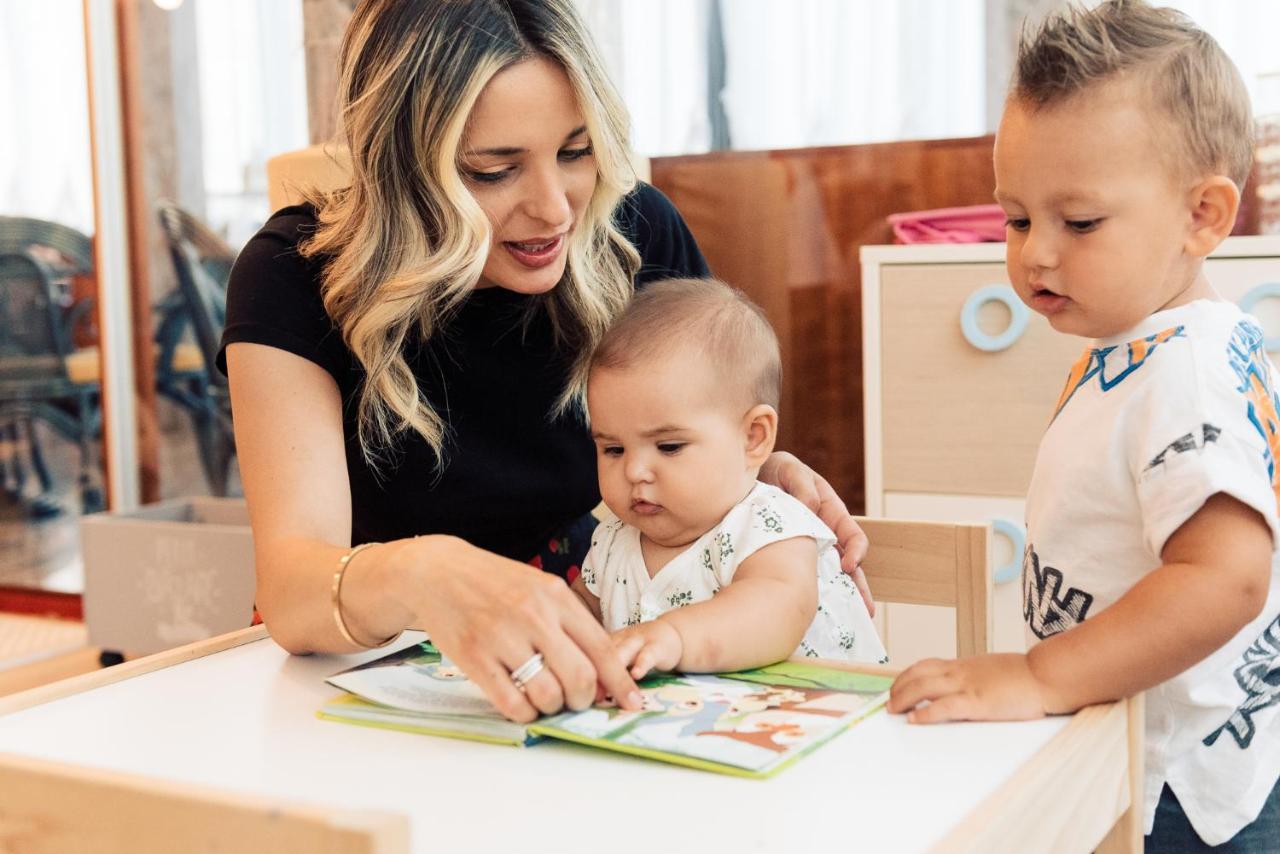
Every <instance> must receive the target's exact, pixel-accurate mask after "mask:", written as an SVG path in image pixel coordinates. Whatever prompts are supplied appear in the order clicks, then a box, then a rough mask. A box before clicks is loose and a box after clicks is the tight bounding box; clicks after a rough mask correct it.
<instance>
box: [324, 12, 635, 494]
mask: <svg viewBox="0 0 1280 854" xmlns="http://www.w3.org/2000/svg"><path fill="white" fill-rule="evenodd" d="M535 56H542V57H546V58H548V59H551V60H552V61H554V62H555V63H557V64H558V65H559V66H560V67H561V68H562V69H564V71H565V73H566V75H567V76H568V78H569V82H570V84H571V86H572V87H573V90H574V93H575V95H576V97H577V100H578V106H579V108H580V109H581V110H582V113H583V115H584V118H585V124H586V127H587V133H588V134H589V136H590V139H591V145H592V148H593V149H594V152H595V162H596V168H597V180H596V187H595V191H594V193H593V194H592V197H591V199H590V201H589V203H588V205H587V208H586V211H585V212H584V213H583V215H582V217H581V219H580V221H579V222H578V223H577V224H576V225H575V228H574V230H573V232H572V235H571V237H570V240H569V244H568V246H567V253H568V263H567V265H566V269H565V274H564V277H563V278H562V279H561V280H560V282H559V283H558V284H557V285H556V286H555V288H553V289H552V290H551V291H549V292H548V293H546V294H542V295H539V296H537V297H535V298H534V299H532V300H531V301H530V306H529V310H530V316H531V315H532V313H533V312H535V311H538V310H543V309H545V311H546V312H547V313H548V316H549V317H550V320H551V323H552V327H553V329H554V330H555V338H556V342H557V346H558V347H560V348H561V349H562V350H563V351H564V352H566V353H568V354H570V355H571V356H572V357H573V367H572V369H571V371H570V376H569V378H568V381H567V383H566V386H565V389H564V391H563V393H562V394H561V396H560V399H559V400H558V401H557V402H556V404H555V406H554V407H553V409H552V411H551V412H550V413H548V417H550V418H556V417H562V416H565V415H567V414H570V413H575V414H576V413H577V412H580V411H581V407H582V398H583V389H584V387H585V380H586V372H587V369H586V364H585V362H586V360H587V358H589V355H590V352H591V350H592V348H593V347H594V346H595V344H596V343H597V342H598V341H599V340H600V338H601V337H602V336H603V335H604V332H605V330H606V329H607V328H608V326H609V324H610V322H611V321H612V320H613V318H614V317H616V316H617V315H618V314H619V313H620V312H621V311H622V309H623V308H624V307H625V306H626V304H627V301H628V300H629V299H630V297H631V292H632V278H633V276H634V275H635V272H636V270H637V269H639V265H640V256H639V254H638V253H637V252H636V250H635V248H634V247H633V246H632V245H631V244H630V242H629V241H628V240H627V239H626V237H625V236H623V234H622V233H621V232H620V231H619V230H618V228H617V226H616V225H615V223H614V219H613V215H614V211H615V209H616V207H617V205H618V203H619V201H620V200H621V199H622V198H623V197H624V196H625V195H626V194H627V193H629V192H630V191H631V190H632V189H633V188H634V187H635V183H636V179H635V172H634V170H633V168H632V166H631V161H630V158H629V152H628V148H627V138H628V119H627V114H626V110H625V108H624V107H623V105H622V101H621V99H620V98H619V97H618V94H617V92H616V91H615V90H614V89H613V86H612V84H611V83H610V82H609V79H608V76H607V74H606V73H605V70H604V66H603V64H602V63H601V61H600V59H599V57H598V55H597V53H596V50H595V47H594V45H593V44H592V42H591V39H590V36H589V35H588V33H587V30H586V27H585V26H584V25H583V23H582V21H581V20H580V18H579V17H578V15H577V13H576V11H575V10H574V8H573V4H572V0H417V2H411V0H363V2H361V3H360V4H359V6H358V7H357V8H356V10H355V12H354V14H353V15H352V18H351V22H350V24H349V25H348V27H347V30H346V34H345V36H344V37H343V42H342V48H341V52H340V57H339V92H338V101H339V110H340V121H341V126H342V131H343V134H344V135H345V137H346V142H347V145H348V146H349V148H350V151H351V184H350V186H348V187H346V188H344V189H341V190H338V191H336V192H332V193H317V192H311V193H309V194H308V198H309V200H310V201H312V202H313V203H314V204H315V205H316V208H317V210H318V218H319V225H318V228H317V230H316V233H315V235H314V236H313V237H311V238H310V239H308V240H307V241H306V242H305V243H304V244H303V245H302V246H301V247H300V251H301V252H302V254H303V255H304V256H307V257H317V256H320V257H323V258H324V259H325V262H326V264H325V268H324V274H323V282H322V285H321V293H322V296H323V299H324V307H325V310H326V311H327V312H328V314H329V317H330V318H331V319H332V320H333V322H334V323H335V324H336V325H337V327H338V329H339V330H340V331H341V333H342V337H343V340H344V341H345V342H346V344H347V346H348V347H349V348H350V349H351V351H352V352H353V353H354V354H355V357H356V359H357V360H358V361H359V362H360V365H361V366H362V367H363V369H364V372H365V377H364V381H363V383H362V386H361V389H360V393H359V403H358V410H357V424H358V438H359V442H360V447H361V450H362V452H363V454H364V458H365V460H366V462H367V463H368V464H369V465H370V466H371V467H374V468H375V469H376V468H377V467H378V465H379V463H381V462H383V461H384V460H385V459H386V452H388V451H389V450H391V449H393V448H394V446H395V443H396V441H397V439H398V438H400V437H401V436H403V435H404V434H406V433H409V432H413V433H417V434H418V435H419V436H421V437H422V438H423V439H424V440H426V442H427V444H428V445H429V446H430V447H431V448H432V450H433V451H434V452H435V455H436V459H437V461H438V464H443V462H444V459H445V454H444V445H445V440H446V424H445V422H444V420H443V419H442V418H441V416H440V414H439V413H438V412H436V410H435V409H434V408H433V407H432V406H431V404H430V402H429V401H428V400H427V398H426V396H425V395H424V393H423V392H422V390H421V389H420V387H419V385H418V382H417V379H416V378H415V376H414V374H413V371H412V369H411V368H410V366H409V364H408V362H407V361H406V359H405V356H404V352H405V347H406V344H407V343H408V342H410V340H411V338H410V336H411V335H412V334H413V333H415V332H416V334H417V338H418V339H419V340H420V341H422V342H425V341H426V340H428V339H429V338H430V337H431V336H432V334H433V333H435V332H436V331H437V330H438V329H439V328H440V327H441V324H442V323H444V322H446V321H447V320H448V318H449V316H450V314H451V312H452V311H454V310H456V309H457V308H458V307H459V306H460V305H461V304H462V302H463V301H464V300H465V299H466V297H467V295H468V294H469V293H470V292H471V291H472V289H473V288H474V287H475V285H476V284H477V282H478V281H479V279H480V273H481V271H482V270H483V269H484V265H485V260H486V258H487V256H488V252H489V245H490V227H489V221H488V219H487V218H486V216H485V214H484V211H483V210H482V209H481V208H480V205H479V204H478V203H477V202H476V200H475V198H474V197H473V196H472V195H471V193H470V191H469V190H468V189H467V186H466V184H465V183H464V181H463V179H462V176H461V172H460V169H459V165H460V149H461V143H462V138H463V134H464V131H465V130H466V124H467V119H468V117H469V116H470V114H471V110H472V107H473V106H474V105H475V103H476V99H477V98H478V97H479V95H480V92H481V90H483V89H484V87H485V85H486V84H487V83H488V82H489V81H490V80H491V79H492V78H493V76H494V75H495V74H497V73H498V72H500V71H502V70H503V69H504V68H507V67H509V66H511V65H513V64H515V63H517V62H520V61H522V60H525V59H529V58H532V57H535Z"/></svg>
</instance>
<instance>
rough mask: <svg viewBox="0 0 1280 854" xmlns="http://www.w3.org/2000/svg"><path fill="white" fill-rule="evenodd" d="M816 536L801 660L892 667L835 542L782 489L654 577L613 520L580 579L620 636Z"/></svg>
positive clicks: (636, 535)
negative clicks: (778, 547)
mask: <svg viewBox="0 0 1280 854" xmlns="http://www.w3.org/2000/svg"><path fill="white" fill-rule="evenodd" d="M793 537H812V538H813V539H814V540H815V541H816V542H817V544H818V565H817V567H816V568H815V569H816V571H815V582H816V583H817V585H818V613H817V616H815V617H814V620H813V623H812V624H811V625H810V626H809V630H808V631H807V632H806V633H805V636H804V639H803V640H802V641H800V646H799V647H798V648H797V649H796V654H797V655H805V656H810V657H819V658H838V659H847V660H859V661H876V662H883V661H887V660H888V658H887V656H886V655H885V651H884V645H883V644H881V643H880V637H879V635H877V634H876V630H875V626H874V625H873V624H872V622H871V615H870V614H869V613H868V612H867V606H866V604H865V603H864V602H863V601H862V597H861V596H860V595H859V594H858V590H857V588H856V587H855V586H854V584H853V582H852V581H851V580H850V579H849V576H847V575H845V573H844V572H842V571H841V569H840V555H839V553H838V552H837V551H836V548H835V546H836V538H835V535H834V534H832V533H831V529H830V528H828V527H827V526H826V525H824V524H823V523H822V520H821V519H819V518H818V517H817V516H815V515H814V514H813V513H812V512H811V511H810V510H809V508H807V507H805V506H804V505H803V504H801V503H800V502H799V501H797V500H796V499H794V498H792V497H791V496H790V495H787V494H786V493H785V492H783V491H782V490H780V489H778V488H776V487H773V486H770V485H768V484H765V483H757V484H756V485H755V486H754V487H752V489H751V492H749V493H748V494H747V497H746V498H744V499H743V500H742V501H740V502H738V503H737V504H735V505H734V506H733V509H731V510H730V511H729V512H728V513H727V514H725V517H724V518H723V519H722V520H720V524H718V525H716V526H715V527H714V528H712V529H711V530H710V531H707V532H706V533H705V534H703V535H702V536H701V537H699V538H698V539H697V540H695V541H694V542H693V543H692V544H691V545H690V546H689V547H688V548H687V549H685V550H684V551H683V552H681V553H680V554H678V555H676V556H675V557H674V558H672V559H671V562H670V563H668V564H667V565H666V566H664V567H663V568H662V569H661V570H659V571H658V574H657V575H655V576H654V577H653V578H650V577H649V570H648V569H646V568H645V565H644V557H643V556H642V555H641V553H640V531H639V529H637V528H633V527H631V526H630V525H626V524H624V523H623V522H622V521H621V520H620V519H618V517H617V516H614V515H613V514H612V513H610V514H609V515H608V516H607V517H606V518H605V519H604V521H602V522H601V523H600V525H599V526H598V527H597V528H596V531H595V533H594V534H593V535H592V537H591V551H590V552H588V554H587V558H586V560H584V561H583V562H582V580H583V582H584V583H585V584H586V586H587V589H588V590H590V591H591V592H592V594H594V595H595V596H596V597H598V598H599V599H600V613H601V616H602V618H603V620H602V621H603V623H604V627H605V628H606V629H608V630H609V631H611V632H612V631H617V630H618V629H621V628H623V627H624V626H630V625H634V624H636V623H641V622H646V621H648V620H653V619H656V618H657V617H658V616H660V615H662V614H664V613H666V612H667V611H670V610H672V609H674V608H679V607H681V606H683V605H692V604H693V603H695V602H705V601H707V600H708V599H710V598H711V597H712V596H714V595H715V594H716V591H717V590H719V589H720V588H721V587H724V586H725V585H726V584H729V583H730V582H732V581H733V574H734V572H736V571H737V569H738V564H740V563H741V562H742V561H744V560H746V559H747V558H748V557H750V556H751V555H752V554H753V553H754V552H756V551H757V550H758V549H760V548H762V547H763V546H767V545H769V544H770V543H776V542H780V541H782V540H789V539H792V538H793Z"/></svg>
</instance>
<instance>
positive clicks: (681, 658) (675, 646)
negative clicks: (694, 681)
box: [614, 537, 818, 678]
mask: <svg viewBox="0 0 1280 854" xmlns="http://www.w3.org/2000/svg"><path fill="white" fill-rule="evenodd" d="M817 562H818V547H817V543H815V542H814V541H813V540H812V539H811V538H809V537H794V538H792V539H789V540H782V541H780V542H776V543H771V544H769V545H767V546H764V547H763V548H761V549H759V550H757V551H756V552H754V553H752V554H751V555H750V556H749V557H747V558H746V559H745V560H744V561H743V562H742V563H741V564H740V565H739V566H738V569H737V572H735V573H734V577H733V583H731V584H728V585H726V586H724V587H722V588H721V589H720V591H719V592H718V593H716V595H715V597H714V598H712V599H710V600H708V601H706V602H699V603H697V604H696V605H688V606H685V607H683V608H676V609H675V610H673V611H668V612H667V613H665V614H663V615H662V616H661V617H659V618H658V619H656V620H654V621H652V622H651V623H641V624H640V625H637V626H630V627H628V628H626V629H623V630H622V631H620V632H617V633H616V634H615V635H614V639H615V643H616V644H617V646H618V651H619V654H620V655H621V656H622V660H623V662H624V663H626V664H627V665H628V667H630V669H631V672H632V673H633V674H635V675H636V678H639V677H640V676H643V675H644V674H645V673H647V672H648V671H649V670H651V669H655V668H656V669H659V670H676V669H678V670H683V671H688V672H692V673H698V672H716V671H724V670H742V669H746V668H750V667H760V666H762V665H765V664H772V663H773V662H775V661H779V660H781V659H784V658H786V657H787V656H789V655H791V654H792V653H793V652H795V649H796V647H797V646H798V645H799V643H800V640H801V639H802V638H803V637H804V633H805V631H806V630H807V629H808V628H809V624H810V623H812V622H813V617H814V615H815V614H816V613H817V609H818V581H817V573H816V571H815V567H816V566H817Z"/></svg>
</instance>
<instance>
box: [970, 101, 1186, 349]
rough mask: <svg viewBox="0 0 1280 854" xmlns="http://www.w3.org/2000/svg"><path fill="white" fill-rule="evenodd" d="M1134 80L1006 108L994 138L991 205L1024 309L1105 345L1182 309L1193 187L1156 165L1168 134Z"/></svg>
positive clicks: (1162, 159) (1163, 164) (1164, 160)
mask: <svg viewBox="0 0 1280 854" xmlns="http://www.w3.org/2000/svg"><path fill="white" fill-rule="evenodd" d="M1142 97H1143V95H1142V93H1141V92H1140V91H1139V90H1138V89H1137V88H1136V84H1135V83H1131V82H1116V83H1107V84H1103V85H1102V86H1100V87H1098V88H1097V89H1096V90H1093V91H1086V92H1083V93H1081V94H1079V95H1077V96H1075V97H1073V98H1071V99H1069V100H1067V101H1065V102H1063V103H1061V104H1055V105H1052V106H1049V107H1045V108H1041V109H1039V110H1036V109H1034V108H1033V107H1032V106H1029V105H1026V104H1024V103H1020V102H1017V101H1010V103H1009V104H1008V105H1007V106H1006V108H1005V112H1004V117H1003V118H1002V120H1001V122H1000V130H999V133H998V135H997V137H996V148H995V171H996V200H997V201H998V202H999V203H1000V205H1001V206H1002V207H1003V208H1004V210H1005V214H1006V215H1007V216H1008V218H1009V224H1008V227H1007V229H1006V233H1007V240H1008V244H1007V258H1006V261H1007V264H1008V270H1009V278H1010V280H1011V282H1012V284H1013V287H1014V290H1016V291H1017V293H1018V296H1019V297H1021V299H1022V300H1023V302H1025V303H1026V304H1027V305H1029V306H1030V307H1031V308H1032V309H1034V310H1036V311H1038V312H1040V313H1041V314H1043V315H1044V316H1045V317H1047V318H1048V319H1049V323H1050V324H1051V325H1052V326H1053V328H1054V329H1056V330H1058V331H1059V332H1067V333H1070V334H1073V335H1081V336H1086V337H1104V336H1107V335H1114V334H1116V333H1120V332H1123V331H1125V330H1127V329H1130V328H1131V327H1133V326H1134V325H1136V324H1137V323H1139V322H1140V321H1142V320H1143V319H1144V318H1145V317H1147V316H1148V315H1150V314H1151V313H1152V312H1155V311H1158V310H1160V309H1162V308H1171V307H1173V306H1175V305H1180V304H1182V302H1188V301H1190V299H1191V298H1192V297H1190V296H1188V292H1189V291H1190V290H1191V289H1192V286H1193V284H1194V282H1195V276H1196V272H1197V267H1196V266H1195V263H1194V262H1195V261H1196V260H1197V259H1194V258H1191V257H1190V256H1188V255H1187V254H1185V253H1184V251H1183V250H1184V246H1185V244H1186V241H1187V238H1188V237H1189V236H1190V233H1191V228H1192V210H1191V206H1190V198H1191V195H1190V190H1191V187H1190V186H1186V187H1183V186H1182V185H1181V184H1180V183H1179V182H1178V181H1177V180H1176V179H1175V178H1174V176H1173V174H1172V170H1171V169H1170V167H1169V165H1168V164H1169V160H1170V158H1169V157H1167V156H1162V153H1161V146H1167V145H1170V144H1171V143H1170V142H1169V141H1168V139H1167V136H1168V131H1167V129H1166V128H1164V126H1162V125H1160V124H1158V123H1154V122H1153V119H1152V118H1151V116H1150V115H1149V113H1148V112H1147V111H1144V110H1143V108H1142V106H1141V102H1142Z"/></svg>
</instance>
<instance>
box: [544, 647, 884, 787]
mask: <svg viewBox="0 0 1280 854" xmlns="http://www.w3.org/2000/svg"><path fill="white" fill-rule="evenodd" d="M774 668H777V672H776V673H775V672H772V671H773V670H774ZM891 682H892V679H891V678H890V677H883V676H869V675H866V674H857V673H849V672H845V671H840V670H831V669H827V668H822V667H815V666H813V665H806V664H795V663H790V662H783V663H781V664H778V665H773V666H772V667H766V668H761V669H760V670H755V671H748V672H745V673H737V674H722V675H719V676H714V675H693V674H670V675H663V676H657V677H654V678H651V679H646V680H644V682H643V683H642V684H641V686H640V687H641V694H642V695H643V696H644V698H645V708H644V710H643V711H639V712H625V711H622V710H621V709H618V708H616V707H601V706H597V707H595V708H592V709H588V710H586V711H583V712H566V713H564V714H561V715H557V716H554V717H551V718H547V719H545V720H542V721H539V722H538V723H536V724H534V725H533V726H531V727H530V731H531V732H536V733H538V734H539V735H545V736H550V737H552V738H562V739H568V740H571V741H579V742H582V743H587V744H592V745H595V746H598V747H603V748H606V749H610V750H619V751H622V752H626V753H636V754H639V755H642V756H649V757H652V758H656V759H662V760H664V761H667V762H678V763H680V764H687V765H693V766H695V767H700V768H707V769H708V770H716V771H723V772H727V773H746V774H748V775H751V776H757V775H767V774H769V773H772V772H773V771H776V770H777V769H778V768H780V767H782V766H783V765H786V764H787V763H788V762H790V761H792V760H793V759H795V758H798V757H799V756H802V755H803V754H805V753H807V752H808V751H810V750H812V749H813V748H815V747H816V746H818V745H820V744H822V743H823V742H825V741H827V740H828V739H830V738H832V737H833V736H835V735H836V734H838V733H840V732H841V731H843V730H844V729H846V728H848V727H849V726H851V725H852V724H853V723H855V722H856V721H858V720H861V719H862V718H863V717H865V716H866V715H868V714H870V713H872V712H874V711H876V710H878V709H880V708H881V707H882V706H883V705H884V702H885V699H886V697H887V693H886V692H887V691H888V687H889V684H890V683H891Z"/></svg>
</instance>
